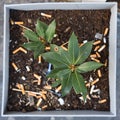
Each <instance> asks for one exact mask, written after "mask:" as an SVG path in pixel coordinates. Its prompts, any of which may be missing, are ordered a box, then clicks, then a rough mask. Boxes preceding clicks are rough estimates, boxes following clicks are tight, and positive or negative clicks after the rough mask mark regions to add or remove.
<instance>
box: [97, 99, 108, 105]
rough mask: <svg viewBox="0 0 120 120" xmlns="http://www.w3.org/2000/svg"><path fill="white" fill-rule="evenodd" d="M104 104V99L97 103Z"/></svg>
mask: <svg viewBox="0 0 120 120" xmlns="http://www.w3.org/2000/svg"><path fill="white" fill-rule="evenodd" d="M105 102H107V100H106V99H103V100H99V101H98V103H99V104H102V103H105Z"/></svg>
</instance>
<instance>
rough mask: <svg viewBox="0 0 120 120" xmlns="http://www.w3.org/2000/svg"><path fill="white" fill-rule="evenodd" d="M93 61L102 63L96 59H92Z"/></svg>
mask: <svg viewBox="0 0 120 120" xmlns="http://www.w3.org/2000/svg"><path fill="white" fill-rule="evenodd" d="M91 60H93V61H95V62H100V60H98V59H95V58H91Z"/></svg>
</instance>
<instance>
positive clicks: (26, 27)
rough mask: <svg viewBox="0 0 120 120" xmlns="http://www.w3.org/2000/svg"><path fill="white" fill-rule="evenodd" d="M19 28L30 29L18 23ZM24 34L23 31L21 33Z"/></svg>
mask: <svg viewBox="0 0 120 120" xmlns="http://www.w3.org/2000/svg"><path fill="white" fill-rule="evenodd" d="M18 25H19V26H20V27H21V28H23V30H31V29H29V28H27V27H25V26H23V25H21V24H18ZM23 34H24V33H23Z"/></svg>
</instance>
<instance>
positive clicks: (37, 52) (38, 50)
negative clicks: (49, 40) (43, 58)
mask: <svg viewBox="0 0 120 120" xmlns="http://www.w3.org/2000/svg"><path fill="white" fill-rule="evenodd" d="M44 50H45V46H44V44H39V45H38V46H36V50H35V51H34V58H35V59H36V58H38V56H39V55H41V54H42V53H44Z"/></svg>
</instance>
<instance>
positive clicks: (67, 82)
mask: <svg viewBox="0 0 120 120" xmlns="http://www.w3.org/2000/svg"><path fill="white" fill-rule="evenodd" d="M92 46H93V41H90V42H87V43H85V44H84V45H83V46H81V47H80V46H79V44H78V40H77V37H76V35H75V34H74V33H72V35H71V37H70V39H69V41H68V50H67V51H66V50H64V49H62V48H61V47H59V46H57V45H54V44H51V51H50V52H46V53H43V54H42V57H43V58H44V59H45V60H46V61H47V62H49V63H51V64H52V65H53V67H54V69H53V70H52V71H51V72H50V73H49V74H48V77H51V78H56V79H57V80H56V82H55V83H54V84H53V87H55V86H58V85H59V84H61V85H62V96H65V95H67V94H68V93H70V90H71V88H72V87H73V89H74V90H75V92H76V94H82V95H83V98H84V100H85V99H86V96H87V94H88V93H87V88H86V86H85V80H84V78H83V76H82V74H83V73H86V72H89V71H92V70H95V69H98V68H99V67H101V66H102V65H103V64H101V63H98V62H94V61H89V62H86V59H87V58H88V57H89V55H90V53H91V50H92Z"/></svg>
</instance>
